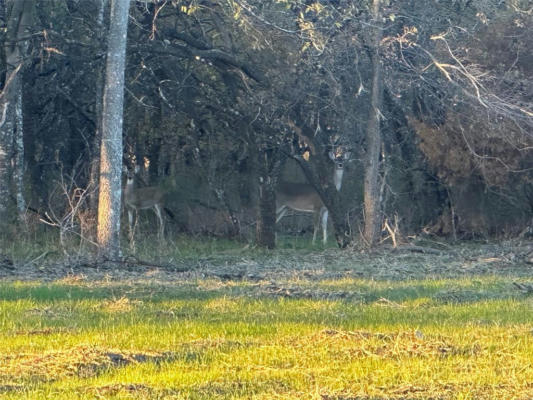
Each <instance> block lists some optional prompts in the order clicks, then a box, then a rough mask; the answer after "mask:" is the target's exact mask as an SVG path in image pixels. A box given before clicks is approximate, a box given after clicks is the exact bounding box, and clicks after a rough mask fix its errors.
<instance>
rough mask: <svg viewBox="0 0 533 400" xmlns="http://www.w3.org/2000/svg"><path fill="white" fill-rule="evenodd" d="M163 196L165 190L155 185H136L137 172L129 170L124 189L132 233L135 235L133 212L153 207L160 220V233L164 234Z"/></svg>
mask: <svg viewBox="0 0 533 400" xmlns="http://www.w3.org/2000/svg"><path fill="white" fill-rule="evenodd" d="M163 196H164V192H163V191H162V190H161V189H160V188H158V187H155V186H148V187H141V188H137V187H135V173H134V172H132V171H131V172H128V175H127V178H126V187H125V189H124V203H125V204H126V207H127V209H128V222H129V228H130V235H133V212H134V211H135V213H137V212H138V211H139V210H144V209H148V208H153V209H154V212H155V214H156V215H157V218H158V220H159V235H160V237H162V236H163V232H164V223H163V215H162V212H161V211H162V209H163Z"/></svg>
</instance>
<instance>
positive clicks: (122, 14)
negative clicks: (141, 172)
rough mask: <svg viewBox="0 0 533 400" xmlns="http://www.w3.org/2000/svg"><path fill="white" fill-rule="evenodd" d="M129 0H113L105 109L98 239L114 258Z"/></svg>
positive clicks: (106, 256)
mask: <svg viewBox="0 0 533 400" xmlns="http://www.w3.org/2000/svg"><path fill="white" fill-rule="evenodd" d="M129 4H130V0H112V1H111V13H110V21H109V24H110V25H109V39H108V50H107V60H106V74H105V85H104V102H103V111H102V144H101V153H100V192H99V196H98V228H97V240H98V246H99V256H100V258H103V259H108V260H112V261H115V260H117V259H118V258H119V257H120V256H121V252H120V208H121V197H122V188H121V173H122V125H123V105H124V68H125V64H126V37H127V28H128V13H129Z"/></svg>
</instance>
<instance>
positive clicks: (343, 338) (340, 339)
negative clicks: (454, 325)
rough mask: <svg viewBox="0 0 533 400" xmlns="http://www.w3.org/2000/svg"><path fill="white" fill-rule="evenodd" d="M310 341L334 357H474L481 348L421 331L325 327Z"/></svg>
mask: <svg viewBox="0 0 533 400" xmlns="http://www.w3.org/2000/svg"><path fill="white" fill-rule="evenodd" d="M309 342H310V343H315V344H316V343H320V346H325V345H326V344H327V347H328V348H329V349H331V351H332V352H333V353H335V358H354V357H379V358H386V359H402V358H412V357H418V358H436V357H438V358H442V357H450V356H454V355H461V356H476V355H478V354H479V353H481V352H482V351H483V349H482V348H481V347H480V346H479V345H478V344H472V345H469V346H456V345H453V344H452V343H451V341H450V340H447V339H446V338H444V337H426V336H425V335H424V334H423V333H422V332H420V331H418V330H416V331H407V332H394V333H374V332H368V331H338V330H333V329H326V330H323V331H321V332H319V333H318V334H316V335H314V336H313V337H311V338H310V340H309Z"/></svg>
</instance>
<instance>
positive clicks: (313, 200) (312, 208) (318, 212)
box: [276, 152, 350, 244]
mask: <svg viewBox="0 0 533 400" xmlns="http://www.w3.org/2000/svg"><path fill="white" fill-rule="evenodd" d="M349 157H350V153H349V152H345V153H333V152H330V153H329V158H330V159H331V161H333V163H334V164H335V169H334V172H333V182H334V183H335V188H336V189H337V190H338V191H340V190H341V186H342V177H343V174H344V162H345V161H346V160H348V158H349ZM289 209H291V210H294V211H300V212H307V213H312V214H313V244H314V243H315V241H316V235H317V232H318V229H319V227H320V226H322V241H323V243H324V244H325V243H326V241H327V239H328V214H329V213H328V209H327V208H326V206H325V205H324V202H323V201H322V199H321V198H320V195H319V194H318V192H317V191H316V190H315V188H314V187H313V186H311V185H310V184H307V183H287V182H285V183H281V184H280V185H279V186H278V188H277V189H276V223H277V222H279V221H280V220H281V219H282V218H283V217H284V216H285V214H286V213H287V211H288V210H289Z"/></svg>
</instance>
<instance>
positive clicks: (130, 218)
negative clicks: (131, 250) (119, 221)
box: [128, 208, 133, 240]
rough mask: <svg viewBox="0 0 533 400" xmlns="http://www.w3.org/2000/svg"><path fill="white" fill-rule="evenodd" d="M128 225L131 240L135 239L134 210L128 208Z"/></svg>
mask: <svg viewBox="0 0 533 400" xmlns="http://www.w3.org/2000/svg"><path fill="white" fill-rule="evenodd" d="M128 226H129V228H130V240H132V239H133V210H132V209H131V208H128Z"/></svg>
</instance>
